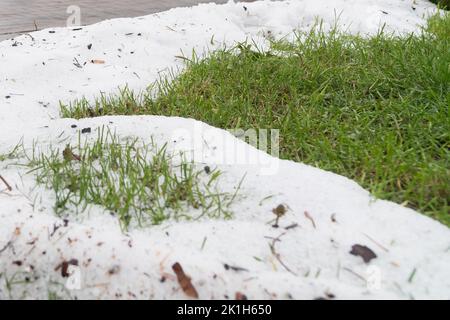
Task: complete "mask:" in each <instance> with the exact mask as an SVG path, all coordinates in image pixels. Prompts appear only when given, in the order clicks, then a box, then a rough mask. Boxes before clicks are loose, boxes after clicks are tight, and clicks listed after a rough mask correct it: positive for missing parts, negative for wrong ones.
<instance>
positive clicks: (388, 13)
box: [381, 10, 389, 14]
mask: <svg viewBox="0 0 450 320" xmlns="http://www.w3.org/2000/svg"><path fill="white" fill-rule="evenodd" d="M381 12H383V13H384V14H389V13H387V12H386V11H383V10H381Z"/></svg>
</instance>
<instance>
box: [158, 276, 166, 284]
mask: <svg viewBox="0 0 450 320" xmlns="http://www.w3.org/2000/svg"><path fill="white" fill-rule="evenodd" d="M166 280H167V278H166V277H165V276H162V277H161V279H159V282H161V283H164V282H166Z"/></svg>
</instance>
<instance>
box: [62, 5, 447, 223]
mask: <svg viewBox="0 0 450 320" xmlns="http://www.w3.org/2000/svg"><path fill="white" fill-rule="evenodd" d="M297 36H298V37H297V40H296V41H293V42H286V41H277V42H274V43H273V44H272V48H271V49H270V50H269V51H262V50H257V49H255V48H254V47H251V46H250V45H248V44H246V43H243V44H239V45H238V46H237V47H236V48H232V49H227V50H219V51H217V52H213V53H211V54H210V56H209V57H207V58H206V59H203V60H199V59H197V58H196V57H195V55H193V57H192V58H191V59H187V66H186V70H185V71H184V72H183V73H182V74H181V75H179V76H178V77H176V78H175V79H162V80H160V81H158V82H157V83H155V84H153V85H152V86H151V87H150V89H149V92H146V93H140V94H135V93H133V92H131V91H129V90H127V89H124V90H123V91H122V93H121V94H120V95H118V96H112V97H111V96H101V97H100V98H99V99H98V100H97V101H96V103H95V104H94V105H90V104H89V103H88V102H87V101H86V100H81V101H75V102H74V103H72V104H71V105H68V106H64V105H63V106H62V108H61V112H62V115H63V116H64V117H73V118H83V117H93V116H101V115H111V114H113V115H114V114H123V115H132V114H153V115H167V116H183V117H192V118H195V119H198V120H202V121H205V122H207V123H209V124H211V125H214V126H217V127H221V128H245V129H250V128H255V129H258V128H274V129H279V130H280V140H281V141H280V156H281V157H282V158H285V159H291V160H295V161H301V162H304V163H307V164H311V165H314V166H317V167H319V168H322V169H326V170H330V171H333V172H336V173H338V174H341V175H344V176H347V177H349V178H351V179H354V180H356V181H357V182H358V183H360V184H361V185H362V186H363V187H365V188H367V189H369V190H370V191H371V192H372V193H373V194H374V195H375V196H377V197H379V198H383V199H388V200H392V201H395V202H397V203H402V204H404V205H406V206H408V207H411V208H413V209H416V210H419V211H421V212H423V213H425V214H427V215H429V216H431V217H433V218H435V219H438V220H439V221H441V222H443V223H445V224H447V225H450V214H449V203H448V201H449V199H450V188H449V185H450V171H449V163H450V155H449V154H450V153H449V146H450V142H449V132H450V120H449V119H450V118H449V105H450V89H449V85H450V54H449V52H450V14H448V13H447V14H446V15H445V16H442V17H440V16H434V17H432V18H431V19H430V20H429V24H428V27H427V28H426V29H425V30H424V31H423V34H422V35H417V36H413V35H410V36H404V37H399V36H394V35H389V34H386V33H384V32H382V31H380V32H379V34H377V35H375V36H373V37H370V38H364V37H360V36H349V35H345V34H342V33H340V32H338V31H336V30H334V31H332V32H330V33H325V32H322V31H321V28H320V27H318V28H315V29H314V30H312V31H311V32H310V33H307V34H298V35H297ZM154 97H156V98H154ZM349 201H351V199H349Z"/></svg>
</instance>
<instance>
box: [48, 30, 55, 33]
mask: <svg viewBox="0 0 450 320" xmlns="http://www.w3.org/2000/svg"><path fill="white" fill-rule="evenodd" d="M55 32H56V31H55V30H50V31H49V32H48V33H55Z"/></svg>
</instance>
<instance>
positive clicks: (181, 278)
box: [172, 262, 198, 299]
mask: <svg viewBox="0 0 450 320" xmlns="http://www.w3.org/2000/svg"><path fill="white" fill-rule="evenodd" d="M172 270H173V272H175V274H176V275H177V279H178V283H179V284H180V287H181V289H183V291H184V293H185V294H186V295H188V296H189V297H191V298H196V299H198V293H197V290H195V288H194V286H193V285H192V282H191V278H189V277H188V276H187V275H186V274H185V273H184V271H183V268H182V267H181V265H180V264H179V263H178V262H176V263H175V264H174V265H173V266H172Z"/></svg>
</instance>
